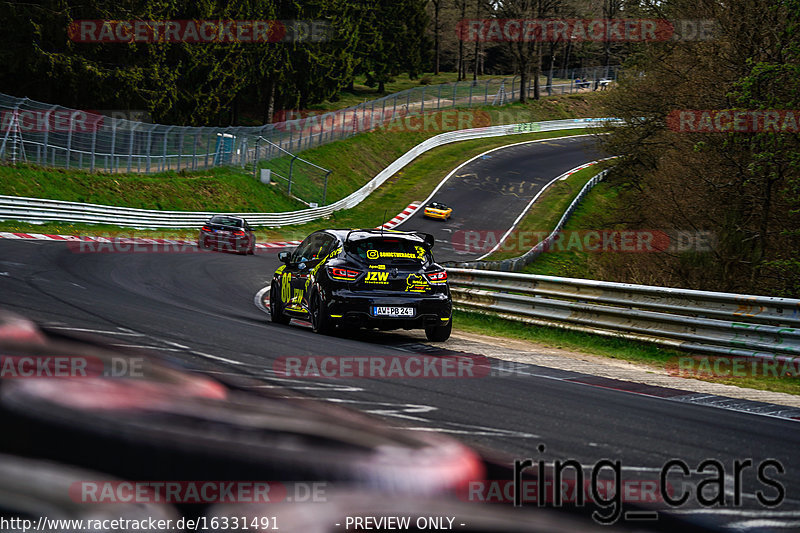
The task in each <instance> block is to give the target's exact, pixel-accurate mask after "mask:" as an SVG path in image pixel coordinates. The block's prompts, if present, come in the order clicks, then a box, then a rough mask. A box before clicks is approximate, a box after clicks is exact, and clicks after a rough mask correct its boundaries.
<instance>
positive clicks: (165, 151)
mask: <svg viewBox="0 0 800 533" xmlns="http://www.w3.org/2000/svg"><path fill="white" fill-rule="evenodd" d="M174 127H175V126H170V127H168V128H167V130H166V131H165V132H164V149H163V151H162V152H161V156H162V160H163V163H162V165H161V170H162V171H164V170H168V169H169V167H168V166H167V165H169V162H168V161H167V134H168V133H169V130H171V129H172V128H174Z"/></svg>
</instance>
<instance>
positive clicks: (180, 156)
mask: <svg viewBox="0 0 800 533" xmlns="http://www.w3.org/2000/svg"><path fill="white" fill-rule="evenodd" d="M185 136H186V130H185V129H184V128H181V134H180V137H178V167H177V170H178V172H180V171H181V161H183V141H184V139H185Z"/></svg>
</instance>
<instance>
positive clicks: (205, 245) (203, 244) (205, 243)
mask: <svg viewBox="0 0 800 533" xmlns="http://www.w3.org/2000/svg"><path fill="white" fill-rule="evenodd" d="M197 246H199V247H200V249H201V250H210V249H211V246H210V245H209V244H208V238H207V237H203V238H202V239H200V240H199V241H198V242H197Z"/></svg>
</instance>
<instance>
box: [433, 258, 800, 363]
mask: <svg viewBox="0 0 800 533" xmlns="http://www.w3.org/2000/svg"><path fill="white" fill-rule="evenodd" d="M447 271H448V277H449V280H450V285H451V291H452V294H453V301H454V302H455V304H456V307H457V308H459V309H464V310H468V311H477V312H482V313H490V314H495V315H499V316H502V317H504V318H510V319H513V320H520V321H525V322H530V323H534V324H539V325H554V326H559V327H565V328H568V329H578V330H585V331H591V332H595V333H603V334H607V335H608V334H610V335H625V336H628V337H631V336H632V337H635V338H640V339H645V340H649V341H655V342H658V343H661V344H666V345H670V346H673V347H676V348H680V349H684V350H689V351H693V352H700V353H710V354H716V355H730V356H745V357H759V358H769V359H776V358H777V359H781V360H788V359H793V358H796V357H800V300H795V299H790V298H773V297H767V296H749V295H742V294H731V293H722V292H707V291H696V290H688V289H674V288H668V287H654V286H648V285H633V284H627V283H611V282H606V281H593V280H585V279H571V278H559V277H553V276H540V275H531V274H518V273H512V272H497V271H490V270H472V269H463V268H448V269H447Z"/></svg>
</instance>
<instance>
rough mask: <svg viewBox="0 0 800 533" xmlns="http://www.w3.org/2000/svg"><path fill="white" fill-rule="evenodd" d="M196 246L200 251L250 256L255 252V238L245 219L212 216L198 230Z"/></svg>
mask: <svg viewBox="0 0 800 533" xmlns="http://www.w3.org/2000/svg"><path fill="white" fill-rule="evenodd" d="M197 246H198V247H199V248H200V249H202V250H209V249H214V250H222V251H224V252H238V253H240V254H242V255H245V254H250V255H252V254H254V253H255V252H256V237H255V235H254V234H253V229H252V228H251V227H250V225H249V224H248V223H247V221H246V220H245V219H243V218H241V217H234V216H230V215H214V216H213V217H211V218H210V219H209V220H208V222H206V223H205V224H204V225H203V227H202V228H201V229H200V235H199V236H198V237H197Z"/></svg>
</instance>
